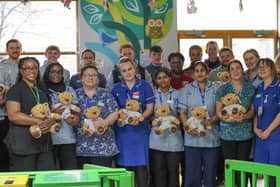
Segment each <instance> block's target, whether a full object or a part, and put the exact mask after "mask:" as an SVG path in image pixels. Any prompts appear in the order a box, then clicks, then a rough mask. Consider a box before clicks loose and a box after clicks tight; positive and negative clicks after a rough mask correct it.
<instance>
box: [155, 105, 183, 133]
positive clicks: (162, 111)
mask: <svg viewBox="0 0 280 187" xmlns="http://www.w3.org/2000/svg"><path fill="white" fill-rule="evenodd" d="M156 114H157V115H158V117H156V118H155V119H153V121H152V126H153V127H154V131H155V133H156V134H157V135H160V134H162V133H163V131H164V130H165V129H168V130H169V132H171V133H175V132H176V130H177V127H178V126H179V125H180V121H179V119H178V118H176V117H174V116H172V115H171V109H170V107H169V106H168V105H161V106H159V107H157V108H156Z"/></svg>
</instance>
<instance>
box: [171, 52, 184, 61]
mask: <svg viewBox="0 0 280 187" xmlns="http://www.w3.org/2000/svg"><path fill="white" fill-rule="evenodd" d="M174 57H179V58H180V59H181V60H182V62H185V57H184V55H183V54H182V53H179V52H173V53H170V54H169V56H168V62H169V63H170V61H171V59H172V58H174Z"/></svg>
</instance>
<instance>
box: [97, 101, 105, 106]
mask: <svg viewBox="0 0 280 187" xmlns="http://www.w3.org/2000/svg"><path fill="white" fill-rule="evenodd" d="M97 105H98V106H105V105H104V103H103V102H100V101H99V102H98V103H97Z"/></svg>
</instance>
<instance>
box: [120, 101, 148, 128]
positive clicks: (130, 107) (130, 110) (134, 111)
mask: <svg viewBox="0 0 280 187" xmlns="http://www.w3.org/2000/svg"><path fill="white" fill-rule="evenodd" d="M139 110H140V103H139V102H138V101H137V100H134V99H127V100H126V103H125V109H120V110H119V111H118V114H119V116H121V115H123V114H125V115H127V117H126V119H122V118H119V119H118V125H119V126H120V127H123V126H124V125H125V124H131V123H132V121H133V118H135V117H137V118H138V120H139V122H141V121H144V116H143V115H142V114H141V113H140V112H138V111H139Z"/></svg>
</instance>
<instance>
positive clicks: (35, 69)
mask: <svg viewBox="0 0 280 187" xmlns="http://www.w3.org/2000/svg"><path fill="white" fill-rule="evenodd" d="M22 70H23V71H38V68H37V67H36V66H27V67H22Z"/></svg>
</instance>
